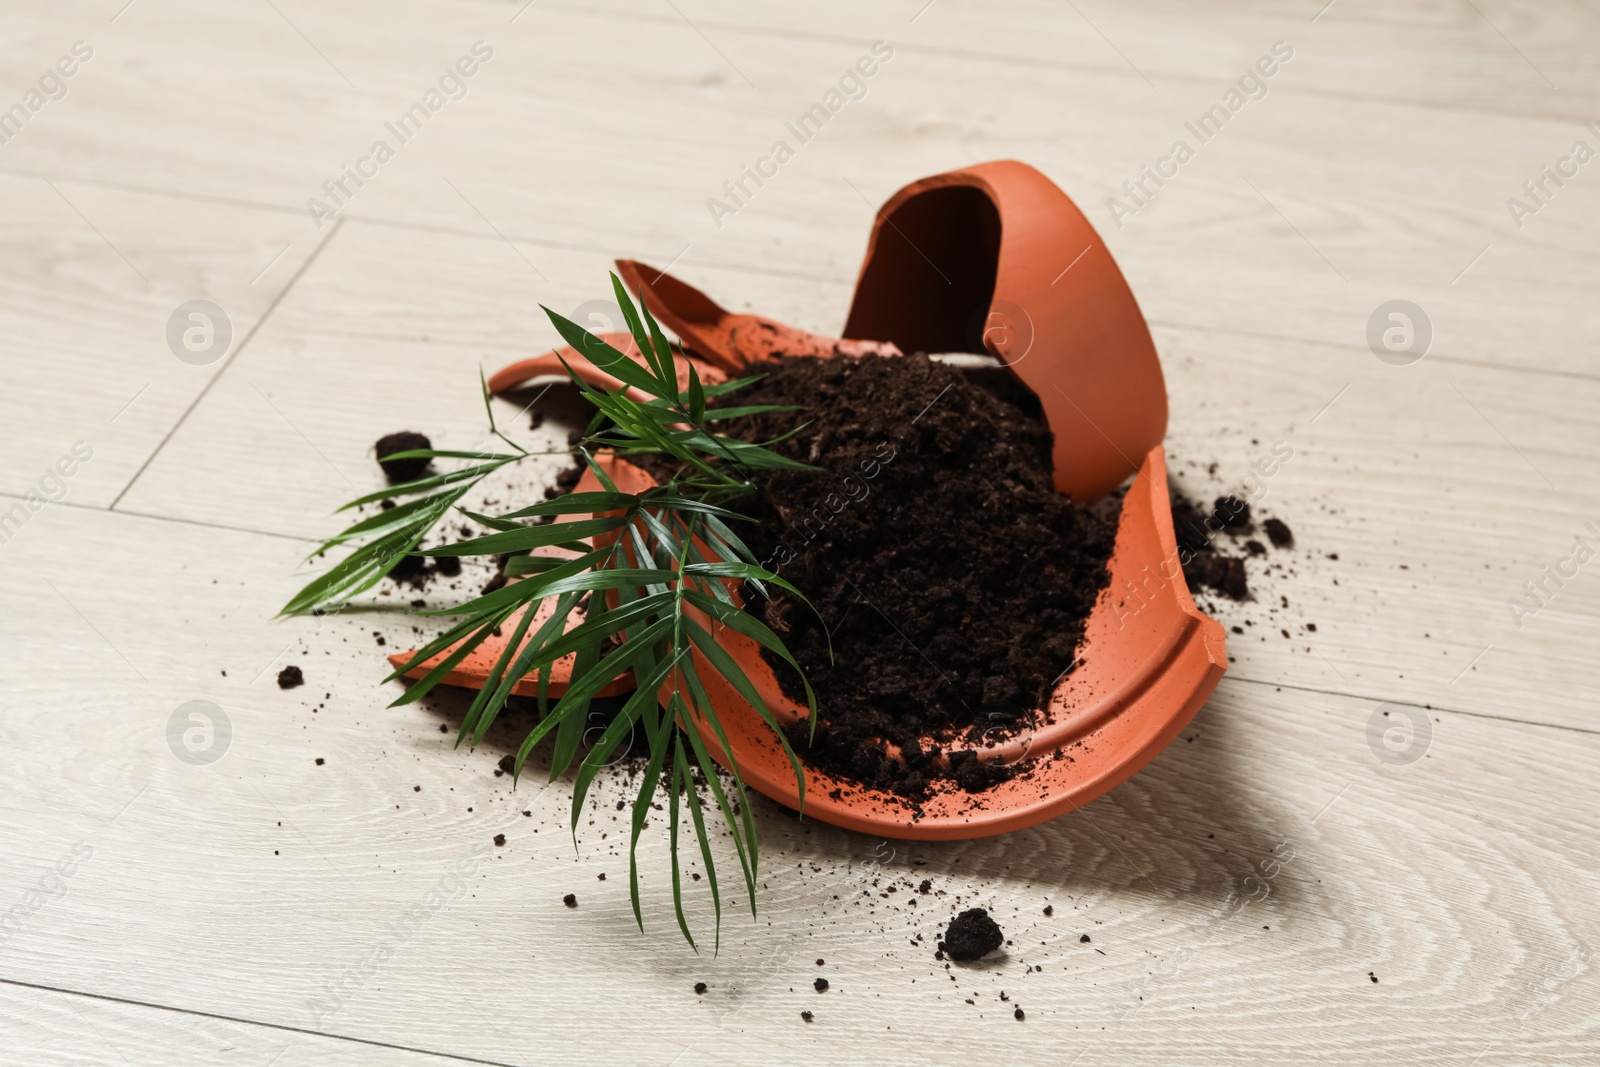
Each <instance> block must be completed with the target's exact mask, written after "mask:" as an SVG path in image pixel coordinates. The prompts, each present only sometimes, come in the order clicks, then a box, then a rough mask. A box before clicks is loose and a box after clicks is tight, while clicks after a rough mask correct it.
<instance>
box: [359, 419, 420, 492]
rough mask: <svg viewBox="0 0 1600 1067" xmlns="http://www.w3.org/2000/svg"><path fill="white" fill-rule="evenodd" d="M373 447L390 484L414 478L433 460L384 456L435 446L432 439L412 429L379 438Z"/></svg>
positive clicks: (379, 464)
mask: <svg viewBox="0 0 1600 1067" xmlns="http://www.w3.org/2000/svg"><path fill="white" fill-rule="evenodd" d="M372 447H373V450H374V451H376V452H377V454H378V466H380V467H382V468H383V473H384V476H385V477H387V478H388V479H389V484H390V485H397V484H399V483H400V482H409V481H412V480H414V479H415V478H416V477H417V475H419V474H421V473H422V472H423V471H425V470H427V469H428V464H429V463H432V462H433V461H432V460H430V459H391V460H385V459H384V458H383V457H384V456H392V455H394V454H395V453H396V452H412V451H415V450H416V449H419V448H432V447H433V442H432V441H430V440H428V439H427V438H426V437H424V436H422V434H420V433H416V432H414V431H412V430H401V431H400V432H398V433H391V434H386V435H384V436H383V437H380V438H378V443H377V444H376V445H373V446H372Z"/></svg>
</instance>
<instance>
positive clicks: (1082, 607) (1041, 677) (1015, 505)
mask: <svg viewBox="0 0 1600 1067" xmlns="http://www.w3.org/2000/svg"><path fill="white" fill-rule="evenodd" d="M751 372H752V373H763V374H765V375H766V377H764V378H763V379H762V380H761V381H759V382H757V383H756V384H755V385H752V386H750V387H748V388H746V389H743V390H740V391H739V392H737V393H735V394H732V395H731V396H730V397H729V400H728V402H729V403H735V404H739V405H747V404H748V405H757V404H784V405H796V406H798V407H801V408H803V409H804V410H803V412H775V413H769V414H765V415H757V416H753V417H750V418H745V419H739V420H735V421H734V422H730V423H729V424H728V426H729V428H730V429H729V432H732V433H736V434H738V435H739V436H740V437H743V438H745V439H748V440H753V441H766V440H770V439H772V438H774V437H777V436H779V435H781V434H783V433H785V432H787V431H789V430H790V429H792V428H793V426H794V424H795V422H796V420H797V419H805V420H809V421H808V424H807V425H806V426H805V428H804V429H802V430H801V431H800V432H799V433H797V434H796V435H795V436H793V437H791V438H789V439H788V440H786V441H784V442H781V443H779V444H777V445H775V446H773V447H774V449H775V450H776V451H778V452H781V453H784V454H786V455H788V456H791V457H793V458H796V459H800V460H803V461H805V462H808V463H812V464H815V465H816V466H818V467H821V468H823V469H821V470H817V471H778V472H774V473H771V474H769V475H766V476H764V477H762V478H761V479H760V484H761V487H762V494H761V497H760V498H759V499H757V500H754V501H749V502H744V501H741V502H740V504H739V509H740V510H742V511H743V512H744V513H745V514H748V515H751V517H753V518H755V519H757V522H756V523H755V524H752V525H741V528H740V531H739V532H740V534H741V536H743V537H745V539H746V542H747V544H749V546H750V548H751V550H752V551H753V552H754V553H755V554H756V558H757V559H758V560H761V561H762V562H763V565H764V566H765V567H766V568H767V569H769V570H772V571H774V572H776V573H778V574H780V575H782V576H783V577H784V578H785V579H787V580H788V581H790V582H792V583H793V584H794V585H795V586H796V587H797V588H799V589H800V590H802V591H804V592H805V593H806V595H807V596H808V597H809V598H810V600H811V602H812V604H813V605H815V607H816V609H817V612H818V613H820V615H821V618H822V620H823V621H824V622H825V623H826V625H827V626H828V627H829V629H830V630H831V631H832V646H833V650H834V656H835V659H834V661H833V662H831V663H830V662H829V652H828V639H827V635H826V634H825V633H824V631H823V629H822V624H821V623H819V622H818V619H817V615H816V614H813V613H812V611H811V610H810V609H808V608H806V607H805V606H804V605H803V604H800V603H799V602H798V601H796V600H795V599H794V598H793V597H792V596H790V595H789V594H786V593H783V592H781V591H779V592H777V593H776V594H775V595H774V597H773V599H772V600H771V601H770V602H767V603H764V604H763V603H759V602H758V600H759V598H758V597H755V596H754V595H753V594H754V590H753V589H749V587H747V593H749V594H752V596H751V598H750V603H749V604H748V606H749V608H750V610H752V611H756V612H759V613H760V614H761V615H762V617H763V618H764V619H765V621H766V622H767V624H768V625H769V626H771V627H772V628H773V629H774V630H776V631H777V632H778V633H779V634H780V635H781V636H782V637H783V639H784V641H785V643H786V644H787V645H788V646H789V649H790V650H791V651H792V652H793V653H794V655H795V658H796V659H797V660H798V661H799V663H800V665H801V667H802V668H803V669H804V670H805V672H806V676H807V677H808V678H809V679H810V681H811V684H812V685H813V687H814V688H815V689H816V693H817V704H818V707H819V721H818V724H817V729H816V734H815V737H814V738H813V737H812V736H811V733H810V726H809V723H800V724H796V725H795V726H793V727H791V728H790V730H789V737H790V741H791V743H792V744H793V745H794V746H795V748H796V750H797V751H798V752H800V753H801V755H802V757H803V758H804V759H805V760H806V761H807V762H809V763H811V764H813V765H816V766H818V767H821V768H823V769H825V770H828V771H830V772H832V773H835V774H837V775H840V776H842V777H846V778H849V779H852V780H855V781H857V782H860V783H862V784H864V785H867V786H870V787H873V788H876V789H881V790H888V791H890V792H893V793H896V794H898V795H900V796H902V797H904V798H906V799H907V800H909V801H913V802H915V801H916V800H920V799H923V798H925V797H926V796H927V795H928V793H929V787H930V785H932V784H933V783H935V782H939V781H941V780H942V781H952V782H954V783H955V785H956V786H958V787H959V788H961V789H963V790H965V791H967V792H972V793H977V792H981V791H982V790H984V789H987V788H989V787H990V786H992V785H994V784H995V783H997V782H1000V781H1004V780H1006V779H1007V778H1009V777H1010V776H1011V774H1012V773H1013V771H1012V769H1010V768H1007V767H1003V766H1000V765H999V764H997V763H991V762H986V761H983V760H980V759H978V758H977V757H976V756H974V755H973V754H972V753H971V752H970V751H962V752H958V753H956V754H955V755H954V756H953V757H950V758H947V757H946V756H945V753H944V751H943V746H949V745H950V744H952V743H956V742H962V741H965V742H966V743H976V742H978V741H980V740H982V739H983V738H984V737H985V736H986V735H987V736H988V737H989V738H990V739H994V738H997V737H1001V736H1006V735H1009V734H1012V733H1015V732H1016V731H1017V730H1019V729H1021V728H1024V727H1026V726H1027V725H1028V723H1029V720H1030V718H1031V717H1032V715H1033V711H1032V710H1031V709H1034V708H1037V707H1040V706H1042V705H1044V704H1045V703H1046V701H1047V699H1048V693H1049V691H1050V690H1051V688H1052V686H1053V684H1054V683H1055V682H1056V681H1058V680H1059V679H1060V678H1061V677H1062V675H1063V674H1065V673H1066V672H1068V671H1069V670H1071V669H1072V667H1073V665H1074V661H1075V656H1076V651H1077V647H1078V642H1079V639H1080V638H1081V637H1082V634H1083V628H1084V622H1085V620H1086V619H1087V618H1088V617H1089V614H1090V612H1091V611H1092V610H1093V608H1094V604H1095V601H1096V599H1097V598H1098V596H1099V594H1100V591H1101V590H1102V589H1103V588H1104V587H1105V585H1106V583H1107V580H1108V575H1107V571H1106V562H1107V560H1108V559H1109V557H1110V554H1111V548H1112V544H1113V541H1114V538H1115V533H1116V530H1115V517H1114V516H1113V517H1111V518H1110V519H1109V520H1108V519H1107V518H1106V517H1104V516H1101V515H1097V514H1092V513H1090V512H1089V511H1087V510H1085V509H1083V508H1080V507H1077V506H1076V505H1074V504H1073V503H1072V502H1071V501H1070V500H1068V499H1067V498H1066V497H1064V496H1062V495H1061V494H1060V493H1058V492H1056V490H1055V487H1054V485H1053V483H1052V480H1051V458H1050V455H1051V445H1052V439H1051V435H1050V432H1049V430H1048V429H1046V428H1045V426H1044V425H1043V424H1042V423H1041V422H1040V421H1039V420H1038V419H1037V418H1036V417H1034V416H1033V415H1031V414H1029V413H1028V412H1026V411H1025V410H1024V409H1023V408H1021V407H1018V406H1017V405H1016V404H1014V403H1011V402H1009V401H1007V400H1004V399H1001V398H1000V397H999V396H997V395H996V394H995V393H993V392H990V391H989V390H988V389H985V388H983V387H982V386H980V385H978V384H976V382H975V381H974V380H973V379H971V378H969V377H968V376H967V375H966V374H965V373H964V372H962V371H960V370H957V369H954V368H952V367H949V366H947V365H945V364H942V363H937V362H934V361H932V360H929V359H928V358H927V357H925V356H907V357H894V358H883V357H876V356H868V357H865V358H862V359H826V360H823V359H813V358H789V359H784V360H782V361H780V362H777V363H770V364H765V365H759V366H756V367H752V368H751ZM775 669H776V670H777V671H778V677H779V680H780V682H781V684H782V685H783V686H784V689H785V692H786V693H788V694H789V695H790V696H791V697H793V698H795V699H798V700H803V692H804V691H803V690H802V689H801V688H800V686H799V684H798V679H797V678H796V677H795V675H794V672H793V671H792V670H790V669H789V668H788V667H787V666H786V665H782V664H781V663H780V664H775ZM928 738H932V739H933V742H934V743H933V744H932V745H930V746H929V747H927V748H924V747H923V742H924V740H925V739H928ZM886 745H892V746H895V747H896V748H897V749H898V754H891V752H890V751H888V750H887V748H886Z"/></svg>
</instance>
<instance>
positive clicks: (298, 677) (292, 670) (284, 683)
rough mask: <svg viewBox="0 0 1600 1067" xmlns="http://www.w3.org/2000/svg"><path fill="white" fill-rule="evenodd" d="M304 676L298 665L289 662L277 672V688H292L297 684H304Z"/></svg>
mask: <svg viewBox="0 0 1600 1067" xmlns="http://www.w3.org/2000/svg"><path fill="white" fill-rule="evenodd" d="M305 684H306V676H305V672H303V671H302V670H301V669H300V668H299V667H296V666H294V665H293V664H290V665H289V666H287V667H285V668H284V669H283V670H281V671H279V672H278V688H279V689H293V688H294V687H295V686H297V685H305Z"/></svg>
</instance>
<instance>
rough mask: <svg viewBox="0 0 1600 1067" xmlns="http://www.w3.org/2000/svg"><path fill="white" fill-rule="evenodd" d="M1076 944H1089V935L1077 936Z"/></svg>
mask: <svg viewBox="0 0 1600 1067" xmlns="http://www.w3.org/2000/svg"><path fill="white" fill-rule="evenodd" d="M1078 943H1079V944H1081V945H1087V944H1088V943H1089V935H1088V934H1079V935H1078Z"/></svg>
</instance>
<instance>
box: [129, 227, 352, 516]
mask: <svg viewBox="0 0 1600 1067" xmlns="http://www.w3.org/2000/svg"><path fill="white" fill-rule="evenodd" d="M343 225H344V220H343V219H335V220H334V223H333V228H332V229H330V230H329V231H328V235H327V236H326V237H324V238H323V239H322V240H321V241H319V242H318V243H317V246H316V247H315V248H313V249H312V250H311V254H310V255H308V256H307V257H306V260H305V262H304V263H302V264H300V269H299V270H296V271H295V272H294V276H293V277H291V278H290V279H289V280H288V282H287V283H285V284H284V287H283V288H282V289H280V290H278V295H276V296H274V297H273V298H272V302H271V303H270V304H268V305H267V306H266V309H265V310H264V311H262V312H261V314H260V315H259V316H258V317H257V318H256V321H255V324H254V325H253V326H251V327H250V332H249V333H247V334H245V335H244V339H243V340H241V341H240V342H239V344H238V345H237V346H235V348H234V349H233V351H232V352H229V353H228V354H227V356H226V357H225V358H224V359H223V361H222V364H221V365H220V366H218V367H217V372H216V373H215V374H213V375H212V376H211V377H210V378H209V379H207V380H206V383H205V385H203V386H201V387H200V391H199V392H198V393H196V394H195V397H194V399H193V400H191V401H190V402H189V406H188V407H186V408H184V409H183V414H182V415H179V416H178V419H177V421H176V422H174V423H173V424H172V426H171V428H170V429H168V430H167V432H166V434H165V436H163V437H162V438H161V441H160V443H159V444H157V445H156V447H155V451H153V452H151V453H150V455H149V456H147V457H145V461H144V462H143V463H141V464H140V465H139V469H138V470H136V471H134V472H133V477H132V478H130V479H128V484H127V485H125V486H123V487H122V491H121V492H120V493H118V494H117V495H116V497H115V498H113V499H112V501H111V503H110V504H109V505H108V506H107V509H106V510H108V511H114V510H116V506H117V504H119V503H120V502H121V501H122V498H123V497H124V496H126V495H127V494H128V490H130V489H132V488H133V487H134V485H135V483H137V482H138V481H139V478H140V477H141V476H142V475H143V474H144V472H145V471H146V470H148V469H149V468H150V464H151V463H153V462H155V458H156V457H157V456H159V455H160V454H161V450H162V449H164V448H166V447H167V442H169V441H171V440H172V437H173V435H174V434H176V433H177V432H178V430H179V429H180V428H181V427H182V426H183V424H184V422H185V421H187V420H188V418H189V416H190V415H192V414H194V410H195V408H197V407H199V406H200V402H201V401H202V400H204V399H205V398H206V395H207V394H208V393H210V392H211V388H212V386H214V385H216V384H217V381H218V379H220V378H221V377H222V376H223V375H224V374H226V373H227V371H228V368H229V367H231V366H233V364H234V362H235V361H236V360H237V359H238V358H239V354H240V353H242V352H243V351H244V350H245V349H246V348H248V347H249V346H250V342H251V341H253V340H255V337H256V334H258V333H260V332H261V328H262V327H263V326H265V325H266V323H267V320H268V319H270V318H272V313H273V312H274V311H276V310H277V309H278V305H279V304H281V303H283V300H284V298H285V297H286V296H288V295H289V294H290V293H291V292H293V291H294V287H295V284H296V283H297V282H299V281H300V279H301V278H302V277H303V276H304V275H305V273H306V271H308V270H310V269H311V265H312V264H313V263H315V262H316V261H317V257H318V256H319V255H321V254H322V250H323V249H324V248H327V247H328V245H329V244H331V243H332V242H333V239H334V238H335V237H337V236H338V235H339V230H340V229H342V228H343Z"/></svg>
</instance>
